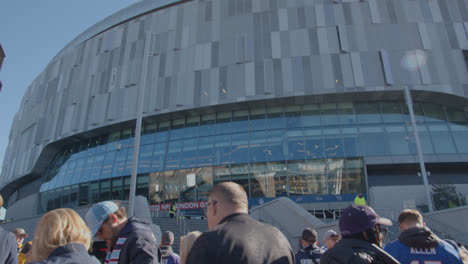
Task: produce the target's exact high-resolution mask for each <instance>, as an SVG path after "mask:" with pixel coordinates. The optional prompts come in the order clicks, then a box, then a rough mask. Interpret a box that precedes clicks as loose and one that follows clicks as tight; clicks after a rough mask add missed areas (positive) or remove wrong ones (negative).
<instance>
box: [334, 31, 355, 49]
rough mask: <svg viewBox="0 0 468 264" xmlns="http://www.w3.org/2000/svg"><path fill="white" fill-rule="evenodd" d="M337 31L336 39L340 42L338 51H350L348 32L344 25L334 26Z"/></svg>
mask: <svg viewBox="0 0 468 264" xmlns="http://www.w3.org/2000/svg"><path fill="white" fill-rule="evenodd" d="M336 30H337V32H338V41H339V43H340V51H341V52H350V51H351V50H350V48H349V41H348V33H347V31H346V26H345V25H338V26H337V27H336Z"/></svg>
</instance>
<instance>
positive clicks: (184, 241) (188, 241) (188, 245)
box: [179, 231, 202, 264]
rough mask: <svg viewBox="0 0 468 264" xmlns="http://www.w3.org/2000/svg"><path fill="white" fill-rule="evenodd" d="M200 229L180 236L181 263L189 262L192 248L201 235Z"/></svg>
mask: <svg viewBox="0 0 468 264" xmlns="http://www.w3.org/2000/svg"><path fill="white" fill-rule="evenodd" d="M201 234H202V233H201V232H200V231H193V232H190V233H188V234H187V235H185V236H182V237H180V250H179V253H180V254H179V255H180V263H181V264H185V263H186V262H187V257H188V255H189V253H190V250H191V249H192V246H193V244H194V243H195V240H197V238H198V237H199V236H200V235H201Z"/></svg>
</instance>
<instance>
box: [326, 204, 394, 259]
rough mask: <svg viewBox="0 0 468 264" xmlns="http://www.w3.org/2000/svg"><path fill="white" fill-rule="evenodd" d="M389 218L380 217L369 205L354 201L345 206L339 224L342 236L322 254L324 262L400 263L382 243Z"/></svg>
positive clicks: (389, 223) (389, 224) (388, 224)
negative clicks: (353, 203) (385, 249)
mask: <svg viewBox="0 0 468 264" xmlns="http://www.w3.org/2000/svg"><path fill="white" fill-rule="evenodd" d="M382 225H385V226H391V225H392V222H391V221H390V220H389V219H386V218H381V217H379V215H377V213H376V212H375V211H374V210H373V209H372V208H371V207H368V206H360V205H351V206H349V207H347V208H346V209H344V210H343V212H342V214H341V217H340V220H339V222H338V226H339V228H340V233H341V237H342V239H341V240H340V241H338V243H337V244H336V245H335V246H334V247H333V248H332V249H330V250H328V251H326V252H325V253H324V254H323V255H322V257H321V258H320V263H321V264H327V263H330V264H345V263H363V264H371V263H372V264H374V263H375V264H377V263H378V264H380V263H382V264H397V263H400V262H398V261H397V260H396V259H394V258H393V257H392V256H390V255H389V254H388V253H386V252H385V251H384V250H383V249H382V248H381V247H382V239H383V238H384V237H385V234H386V229H384V228H383V227H382Z"/></svg>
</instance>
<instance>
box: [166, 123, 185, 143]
mask: <svg viewBox="0 0 468 264" xmlns="http://www.w3.org/2000/svg"><path fill="white" fill-rule="evenodd" d="M184 127H185V118H179V119H176V120H172V125H171V131H170V133H169V134H170V140H177V139H182V138H183V137H184Z"/></svg>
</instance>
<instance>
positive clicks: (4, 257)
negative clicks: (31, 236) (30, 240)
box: [0, 227, 18, 264]
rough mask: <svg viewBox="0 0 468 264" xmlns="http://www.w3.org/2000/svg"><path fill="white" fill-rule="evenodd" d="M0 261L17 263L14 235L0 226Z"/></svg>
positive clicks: (6, 263) (5, 263)
mask: <svg viewBox="0 0 468 264" xmlns="http://www.w3.org/2000/svg"><path fill="white" fill-rule="evenodd" d="M0 238H1V239H0V263H4V264H10V263H15V264H16V263H18V253H17V252H18V250H17V248H16V247H17V244H16V237H15V235H13V233H11V232H8V231H5V230H3V228H1V227H0Z"/></svg>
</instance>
